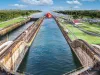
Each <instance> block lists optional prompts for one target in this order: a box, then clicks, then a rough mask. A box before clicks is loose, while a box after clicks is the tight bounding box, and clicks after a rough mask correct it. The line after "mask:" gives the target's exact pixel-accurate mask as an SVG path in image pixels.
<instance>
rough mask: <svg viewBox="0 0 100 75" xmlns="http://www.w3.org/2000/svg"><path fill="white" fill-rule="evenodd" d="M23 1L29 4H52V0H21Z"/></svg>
mask: <svg viewBox="0 0 100 75" xmlns="http://www.w3.org/2000/svg"><path fill="white" fill-rule="evenodd" d="M22 1H23V2H24V3H27V4H31V5H52V4H53V0H22Z"/></svg>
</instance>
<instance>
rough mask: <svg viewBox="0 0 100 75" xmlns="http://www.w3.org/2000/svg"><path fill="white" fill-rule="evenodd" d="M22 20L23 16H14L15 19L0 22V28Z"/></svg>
mask: <svg viewBox="0 0 100 75" xmlns="http://www.w3.org/2000/svg"><path fill="white" fill-rule="evenodd" d="M23 20H25V18H23V17H19V18H16V19H12V20H9V21H7V22H4V23H1V24H0V28H4V27H7V26H9V25H12V24H15V23H17V22H20V21H23Z"/></svg>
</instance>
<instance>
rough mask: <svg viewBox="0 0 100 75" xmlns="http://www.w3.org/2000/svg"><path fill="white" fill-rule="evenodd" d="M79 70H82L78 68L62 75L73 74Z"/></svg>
mask: <svg viewBox="0 0 100 75" xmlns="http://www.w3.org/2000/svg"><path fill="white" fill-rule="evenodd" d="M81 69H83V67H79V68H77V69H74V70H72V71H69V72H67V73H65V74H63V75H69V74H71V73H74V72H76V71H79V70H81Z"/></svg>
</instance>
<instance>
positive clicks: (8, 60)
mask: <svg viewBox="0 0 100 75" xmlns="http://www.w3.org/2000/svg"><path fill="white" fill-rule="evenodd" d="M25 47H26V45H25V43H22V42H20V43H19V44H17V45H16V46H15V47H14V48H13V50H12V52H11V53H12V54H11V53H9V54H8V55H7V56H5V58H3V59H2V60H1V61H0V62H1V63H3V65H4V66H5V67H6V68H7V69H8V70H13V71H14V69H16V68H17V67H18V64H15V63H16V62H20V61H18V60H17V59H18V57H19V56H20V55H21V54H22V53H24V49H25Z"/></svg>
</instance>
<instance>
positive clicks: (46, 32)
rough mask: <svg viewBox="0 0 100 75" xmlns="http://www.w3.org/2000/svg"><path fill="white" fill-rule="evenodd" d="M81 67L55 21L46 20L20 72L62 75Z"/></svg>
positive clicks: (33, 74)
mask: <svg viewBox="0 0 100 75" xmlns="http://www.w3.org/2000/svg"><path fill="white" fill-rule="evenodd" d="M80 66H81V65H80V62H79V61H78V59H77V58H76V56H75V55H73V54H72V52H71V49H70V47H69V45H68V43H67V42H66V40H65V38H64V37H63V35H62V33H61V31H60V29H59V27H58V26H57V24H56V22H55V20H54V19H45V20H44V21H43V23H42V26H41V28H40V31H39V33H38V34H37V36H36V38H35V40H34V42H33V44H32V46H31V47H30V49H29V52H28V54H27V55H26V57H25V58H24V60H23V61H22V63H21V65H20V67H19V69H18V71H19V72H22V73H23V72H25V73H29V74H32V75H62V74H64V73H66V72H68V71H71V70H73V69H76V68H78V67H80Z"/></svg>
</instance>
